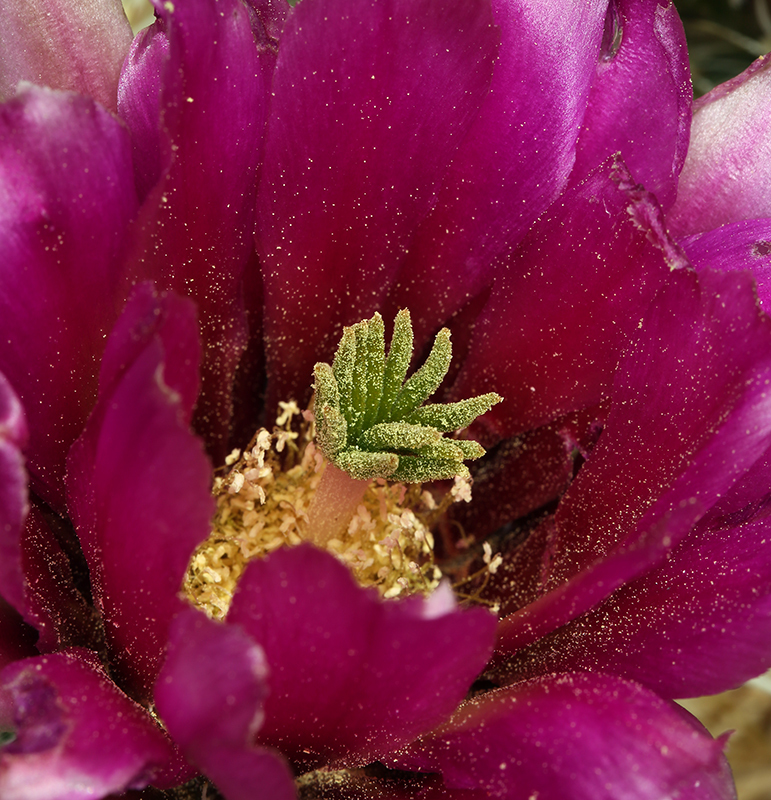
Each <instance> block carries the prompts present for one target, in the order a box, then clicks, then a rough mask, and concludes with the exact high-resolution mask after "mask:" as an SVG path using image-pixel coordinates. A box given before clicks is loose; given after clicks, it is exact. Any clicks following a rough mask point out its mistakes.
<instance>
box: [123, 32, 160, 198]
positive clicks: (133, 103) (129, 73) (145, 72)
mask: <svg viewBox="0 0 771 800" xmlns="http://www.w3.org/2000/svg"><path fill="white" fill-rule="evenodd" d="M168 62H169V37H168V36H167V35H166V28H165V25H164V24H163V22H162V21H160V20H156V21H155V24H153V25H150V26H149V27H148V28H144V29H143V30H141V31H140V32H139V33H138V34H137V36H136V38H135V39H134V41H133V42H132V44H131V50H130V51H129V53H128V55H127V56H126V60H125V61H124V62H123V69H122V70H121V76H120V83H119V84H118V113H119V114H120V116H121V118H122V119H124V120H125V121H126V124H127V125H128V127H129V130H130V131H131V142H132V144H133V155H134V169H135V171H136V182H137V192H138V194H139V198H140V201H144V200H145V199H146V198H147V195H148V194H149V193H150V190H151V189H152V188H153V186H155V184H156V183H157V182H158V180H159V179H160V177H161V175H162V174H163V171H164V168H165V167H166V166H167V162H168V160H169V159H170V157H171V152H170V143H169V141H168V133H167V131H166V129H165V127H163V126H162V125H161V119H162V117H161V114H162V109H163V94H162V83H163V75H164V71H165V69H166V65H167V64H168Z"/></svg>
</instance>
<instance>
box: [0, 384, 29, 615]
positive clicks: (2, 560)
mask: <svg viewBox="0 0 771 800" xmlns="http://www.w3.org/2000/svg"><path fill="white" fill-rule="evenodd" d="M27 435H28V433H27V422H26V419H25V416H24V409H23V408H22V407H21V403H20V402H19V398H18V397H17V396H16V393H15V392H14V391H13V389H12V387H11V384H10V383H8V381H7V380H6V378H5V376H4V375H3V374H2V373H0V594H1V595H2V596H3V597H4V598H5V599H6V600H8V601H9V602H10V603H11V605H12V606H13V607H14V608H15V609H16V610H17V611H18V612H20V613H23V612H24V578H23V576H22V570H21V545H20V540H21V531H22V526H23V525H24V519H25V517H26V516H27V512H28V511H29V504H28V501H27V473H26V470H25V469H24V457H23V456H22V454H21V449H22V448H23V447H24V446H25V445H26V443H27Z"/></svg>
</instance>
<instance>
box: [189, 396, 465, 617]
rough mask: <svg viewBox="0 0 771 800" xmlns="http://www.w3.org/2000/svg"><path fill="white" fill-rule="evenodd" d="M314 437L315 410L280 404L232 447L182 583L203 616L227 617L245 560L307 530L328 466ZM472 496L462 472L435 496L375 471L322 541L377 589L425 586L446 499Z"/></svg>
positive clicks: (299, 538) (436, 575) (434, 576)
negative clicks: (341, 523)
mask: <svg viewBox="0 0 771 800" xmlns="http://www.w3.org/2000/svg"><path fill="white" fill-rule="evenodd" d="M314 438H315V425H314V423H313V419H312V416H311V415H310V414H308V413H307V412H304V413H302V412H300V410H299V408H298V407H297V405H296V404H295V403H294V402H289V403H282V404H281V414H280V415H279V417H278V419H277V420H276V427H275V428H274V430H273V433H269V432H268V431H267V430H265V429H264V428H263V429H260V430H259V431H258V432H257V433H256V434H255V436H254V437H253V439H252V441H251V442H250V443H249V446H248V447H247V448H245V449H244V450H243V451H238V450H236V451H234V452H233V453H231V454H230V456H228V458H227V462H228V463H227V467H226V468H227V472H226V474H224V475H220V476H218V477H217V478H216V479H215V483H214V488H213V492H214V495H215V497H216V499H217V510H216V513H215V516H214V520H213V522H212V532H211V535H210V536H209V538H208V539H207V540H206V541H205V542H203V543H202V544H201V545H200V546H199V547H198V548H197V549H196V551H195V553H194V555H193V558H192V560H191V562H190V566H189V568H188V572H187V575H186V577H185V582H184V586H183V591H184V593H185V594H186V596H187V597H188V599H189V600H190V601H191V602H192V603H193V604H194V605H196V606H197V607H199V608H201V609H202V610H203V611H205V612H206V613H207V614H208V615H209V616H211V617H215V618H218V619H219V618H222V617H224V616H225V614H226V613H227V610H228V608H229V606H230V602H231V599H232V597H233V592H234V591H235V589H236V586H237V584H238V579H239V578H240V576H241V574H242V573H243V571H244V569H245V567H246V565H247V564H248V562H249V561H251V560H252V559H253V558H259V557H261V556H265V555H267V554H268V553H271V552H272V551H273V550H276V549H277V548H279V547H286V546H290V547H291V546H294V545H298V544H300V543H301V542H303V541H305V540H307V539H308V538H309V517H308V512H309V510H310V506H311V503H312V502H313V499H314V497H315V495H316V491H317V489H318V487H319V484H320V482H321V478H322V475H323V473H324V470H325V469H327V468H328V466H329V465H328V464H327V462H326V461H325V459H324V457H323V456H322V454H321V453H320V451H319V450H318V448H317V447H316V445H315V442H314ZM470 498H471V494H470V489H469V484H468V481H467V479H466V478H457V479H456V481H455V484H454V485H453V487H452V488H451V489H450V490H449V491H448V492H446V493H445V495H444V496H443V497H441V498H439V499H437V497H436V496H435V495H434V494H432V493H431V492H429V491H427V490H424V489H423V487H422V486H421V485H420V484H409V485H406V484H403V483H388V482H386V481H385V480H384V479H383V478H376V479H374V480H372V481H371V482H370V483H369V484H368V485H367V487H366V490H365V491H364V494H363V496H362V498H361V502H360V503H359V504H358V506H357V508H356V510H355V513H354V515H353V517H352V518H351V520H350V522H349V523H348V525H347V528H346V530H345V531H344V533H343V534H342V535H340V536H336V537H333V538H331V539H329V540H328V541H327V542H326V543H324V545H323V546H324V548H325V549H326V550H327V551H328V552H330V553H332V554H333V555H334V556H336V557H337V558H338V559H340V561H342V562H343V563H344V564H346V566H348V568H349V569H350V570H351V572H352V573H353V575H354V577H355V578H356V580H357V581H358V583H359V584H361V585H362V586H374V587H376V588H377V589H378V591H379V592H380V593H381V595H382V596H383V597H386V598H392V597H398V596H400V595H407V594H414V593H416V592H421V593H424V594H428V593H430V592H432V591H433V590H434V589H435V588H436V587H437V586H438V585H439V581H440V579H441V577H442V575H441V572H440V570H439V568H438V567H437V566H436V564H435V563H434V556H433V551H434V537H433V535H432V533H431V528H432V527H433V526H434V524H435V523H436V521H437V520H438V518H439V517H440V516H442V515H443V514H444V512H445V511H446V510H447V508H448V507H449V506H450V505H451V504H452V503H454V502H458V501H468V500H470ZM316 543H317V544H319V543H318V542H316Z"/></svg>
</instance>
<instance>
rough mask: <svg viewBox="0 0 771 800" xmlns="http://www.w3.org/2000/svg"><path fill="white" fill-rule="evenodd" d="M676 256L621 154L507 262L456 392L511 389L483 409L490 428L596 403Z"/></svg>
mask: <svg viewBox="0 0 771 800" xmlns="http://www.w3.org/2000/svg"><path fill="white" fill-rule="evenodd" d="M678 263H684V261H683V259H682V256H681V255H679V254H678V253H677V252H676V251H675V250H674V249H673V248H672V246H671V244H670V243H669V241H668V240H667V239H666V237H665V235H664V234H663V231H662V230H661V223H660V220H659V212H658V208H657V206H656V204H655V200H654V199H653V198H652V197H651V196H650V195H648V194H647V193H645V192H643V191H641V190H640V189H639V187H635V186H634V185H633V184H631V183H630V180H629V176H628V173H627V172H626V170H625V169H624V168H623V166H622V165H620V164H613V163H609V164H606V165H604V166H603V168H602V169H600V170H599V171H597V172H596V173H594V174H593V175H592V176H591V177H590V178H589V179H587V181H586V182H584V183H582V184H580V185H579V186H577V187H575V188H573V189H571V190H570V191H569V192H567V193H566V194H565V195H563V197H562V198H561V199H560V200H559V201H558V202H557V203H555V204H554V206H553V207H552V208H551V209H550V210H549V211H548V212H547V213H546V214H545V215H544V216H543V217H542V218H541V219H540V220H539V221H538V222H537V223H536V224H535V226H534V227H533V228H532V229H531V231H530V232H529V234H528V235H527V237H526V238H525V240H524V242H523V243H522V245H521V246H520V248H519V249H518V250H517V252H516V253H514V254H513V255H512V256H511V257H510V258H509V259H507V260H506V261H505V262H504V263H503V265H502V267H501V268H500V269H499V271H498V275H497V277H496V282H495V285H494V286H493V289H492V293H491V296H490V300H489V301H488V303H487V305H486V307H485V308H484V310H483V311H482V313H481V314H480V317H479V320H478V321H477V323H476V327H475V329H474V335H473V338H472V340H471V347H470V354H469V355H468V356H467V358H466V361H465V363H464V365H463V369H462V370H461V373H460V375H459V377H458V379H457V381H456V383H455V385H454V386H453V389H452V395H453V399H455V398H458V399H460V398H462V397H470V396H473V395H476V394H483V393H484V392H489V391H495V392H498V393H499V394H501V395H503V398H504V400H503V402H502V403H500V404H499V405H497V406H495V408H493V409H492V410H491V411H489V412H488V413H487V414H485V416H484V417H483V418H482V419H481V420H480V424H481V425H483V426H485V427H487V428H488V429H490V434H489V435H490V436H491V437H493V438H506V437H510V436H512V435H514V434H516V433H520V432H522V431H526V430H529V429H531V428H535V427H537V426H539V425H543V424H546V423H548V422H550V421H551V420H553V419H554V418H555V417H559V416H562V415H564V414H567V413H569V412H571V411H576V410H578V409H581V408H585V407H587V406H590V405H596V404H597V403H598V402H599V401H600V400H601V399H602V397H603V395H605V396H606V395H607V393H608V390H609V388H610V384H611V382H612V380H613V375H614V373H615V370H616V365H617V363H618V359H619V355H620V353H621V351H622V349H623V348H624V347H625V345H626V342H627V339H628V337H629V335H630V334H631V333H632V332H633V331H634V330H635V329H636V328H637V325H638V323H639V321H640V319H641V317H642V316H643V313H644V311H645V308H646V307H647V306H648V304H649V302H650V301H651V299H652V297H653V296H654V294H655V293H656V291H657V290H658V289H659V287H660V286H661V285H662V283H663V281H664V279H665V278H666V276H667V275H668V274H669V271H670V264H672V265H676V264H678Z"/></svg>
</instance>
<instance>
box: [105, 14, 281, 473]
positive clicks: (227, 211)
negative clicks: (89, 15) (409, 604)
mask: <svg viewBox="0 0 771 800" xmlns="http://www.w3.org/2000/svg"><path fill="white" fill-rule="evenodd" d="M155 6H156V11H157V13H158V15H159V16H160V17H161V21H159V22H156V23H155V24H156V30H155V31H153V32H152V33H147V34H143V35H142V36H141V37H139V38H138V39H137V41H136V43H135V45H134V47H133V49H132V53H131V56H130V60H129V62H128V63H127V65H126V67H125V68H124V71H123V75H122V78H121V87H120V92H121V105H120V108H121V112H122V113H123V114H125V117H126V121H127V123H128V125H129V128H130V130H131V131H132V136H133V137H134V141H135V144H136V145H137V150H138V153H139V155H138V156H137V159H136V161H137V167H138V173H139V176H140V177H139V180H140V187H141V189H142V190H143V191H146V190H148V189H149V188H150V187H149V184H150V183H151V182H152V180H153V178H154V177H155V175H156V173H158V174H157V180H158V182H157V183H156V185H155V186H154V187H153V188H152V191H150V193H149V194H148V195H147V197H146V199H145V201H144V204H143V206H142V210H141V213H140V216H139V220H138V222H137V226H136V229H135V231H134V232H135V235H136V241H135V242H134V245H133V248H132V251H131V253H130V258H129V266H130V272H131V276H132V279H134V280H137V279H145V278H146V279H152V280H154V281H155V282H156V284H157V285H158V286H159V287H160V288H163V289H171V290H173V291H175V292H177V293H178V294H180V295H188V296H190V297H192V298H193V299H194V300H195V302H196V304H197V306H198V315H199V324H200V328H201V336H202V343H203V365H202V381H203V385H202V395H201V397H200V399H199V401H198V405H197V407H196V427H197V429H198V430H199V431H200V432H201V433H202V434H204V435H205V436H206V438H207V440H208V444H209V445H210V448H211V449H212V452H213V453H217V454H218V458H219V459H220V460H221V459H222V458H224V455H225V453H224V451H223V447H224V444H225V443H224V437H226V435H227V432H228V427H229V423H230V415H231V413H232V399H231V395H232V388H233V375H234V373H235V369H236V366H237V364H238V360H239V358H240V356H241V354H242V352H243V350H244V348H245V346H246V338H247V331H246V318H245V314H244V309H243V299H242V297H241V288H240V282H241V279H242V276H243V270H244V268H245V266H246V265H247V263H248V262H249V260H250V258H251V255H252V251H253V242H252V231H253V228H254V198H255V191H256V181H257V166H258V164H259V163H260V157H261V155H262V138H263V127H264V122H265V113H266V111H265V102H266V93H267V86H266V84H265V77H266V76H265V75H264V74H263V71H262V69H261V66H260V64H261V58H262V53H261V52H260V50H258V48H257V47H256V46H255V41H254V37H253V34H252V28H251V25H250V20H249V15H248V12H247V9H246V8H245V7H244V5H243V4H242V3H240V2H239V0H220V2H217V3H211V2H207V1H206V0H193V1H192V2H185V3H177V4H169V3H163V2H160V0H159V1H158V2H156V3H155ZM268 55H269V56H270V57H271V58H272V54H268ZM145 148H148V151H147V152H146V151H145Z"/></svg>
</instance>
